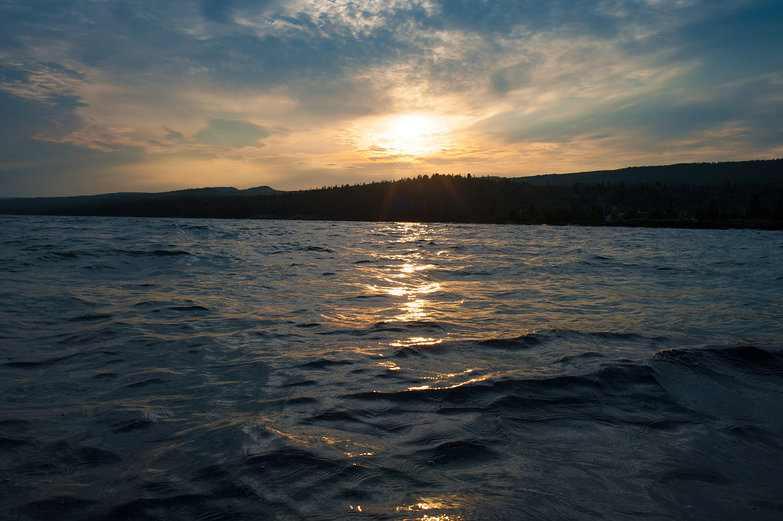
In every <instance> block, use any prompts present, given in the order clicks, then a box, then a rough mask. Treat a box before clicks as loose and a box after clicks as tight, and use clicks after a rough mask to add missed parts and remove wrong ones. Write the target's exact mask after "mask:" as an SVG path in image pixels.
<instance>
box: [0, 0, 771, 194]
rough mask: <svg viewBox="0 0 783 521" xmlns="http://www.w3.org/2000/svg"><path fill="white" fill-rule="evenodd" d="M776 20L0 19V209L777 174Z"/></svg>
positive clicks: (379, 7)
mask: <svg viewBox="0 0 783 521" xmlns="http://www.w3.org/2000/svg"><path fill="white" fill-rule="evenodd" d="M781 26H783V4H780V2H778V1H769V0H733V1H729V0H726V1H717V2H716V1H712V2H707V1H704V0H635V1H631V0H612V1H608V2H582V1H566V0H555V1H551V2H535V3H534V2H527V1H521V2H520V1H516V0H515V1H511V0H499V1H495V2H485V1H481V0H393V1H391V2H389V1H379V0H334V1H330V2H319V1H316V0H293V1H286V2H282V1H278V0H264V1H251V0H200V1H196V0H194V1H186V2H176V3H169V2H153V1H151V0H138V1H135V2H132V3H131V2H125V1H119V0H108V1H100V2H99V1H93V0H73V1H66V2H62V1H54V0H25V1H24V2H21V1H13V0H11V1H6V2H2V3H0V114H2V115H3V118H2V123H1V124H0V196H59V195H77V194H84V193H107V192H121V191H143V192H155V191H166V190H176V189H182V188H189V187H194V186H236V187H238V188H248V187H253V186H262V185H267V186H273V187H274V188H277V189H281V190H290V189H299V188H312V187H317V186H324V185H336V184H344V183H356V182H365V181H366V182H370V181H374V180H386V179H396V178H401V177H410V176H415V175H417V174H430V173H433V172H440V173H461V174H467V173H472V174H473V175H500V176H509V177H517V176H524V175H535V174H545V173H567V172H584V171H591V170H605V169H606V170H608V169H617V168H623V167H627V166H641V165H650V164H673V163H681V162H700V161H733V160H745V159H770V158H778V157H783V126H781V125H780V121H783V95H781V92H783V39H781V38H780V37H779V35H778V32H779V27H781Z"/></svg>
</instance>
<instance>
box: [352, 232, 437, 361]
mask: <svg viewBox="0 0 783 521" xmlns="http://www.w3.org/2000/svg"><path fill="white" fill-rule="evenodd" d="M389 226H390V227H391V231H392V232H393V233H394V234H395V235H396V237H395V238H394V239H392V243H397V244H406V245H407V244H413V245H420V244H422V243H429V242H431V240H432V238H431V237H429V236H427V235H426V234H425V233H424V231H425V230H426V228H424V227H422V226H421V225H418V224H416V223H398V224H393V225H389ZM385 231H387V233H388V230H385ZM384 242H386V241H384ZM387 244H388V243H387ZM381 260H382V261H384V264H383V265H382V267H380V268H378V267H365V266H362V268H360V269H362V270H367V271H365V273H369V274H370V275H372V278H373V279H374V280H372V281H368V282H366V283H365V284H364V285H363V287H364V289H365V291H367V292H369V293H370V294H375V295H386V296H391V297H397V298H400V299H404V300H403V301H402V302H398V303H397V304H395V307H396V314H395V315H393V318H394V321H395V322H396V323H401V324H402V326H403V327H404V326H405V324H410V325H411V327H421V328H427V329H428V331H427V333H430V330H431V329H433V328H436V329H437V328H439V326H438V324H437V322H436V321H435V317H434V316H433V312H432V311H433V309H434V308H435V307H436V304H435V302H434V300H433V299H432V296H434V294H436V293H439V292H442V291H443V290H444V288H443V286H442V284H441V283H440V282H438V281H435V280H432V278H431V276H429V275H428V272H429V271H431V270H433V269H436V268H437V266H436V265H435V264H432V263H430V262H428V261H427V259H426V258H425V255H424V254H423V253H422V252H421V251H418V250H414V249H410V250H408V251H406V252H402V253H400V252H396V253H393V254H389V255H383V256H381ZM421 333H422V331H420V332H419V334H416V335H411V336H409V337H407V338H397V339H394V340H393V341H392V342H390V344H389V345H391V346H392V347H396V348H404V347H411V346H428V345H436V344H439V343H440V342H442V341H443V339H442V338H437V337H434V336H431V335H427V334H421Z"/></svg>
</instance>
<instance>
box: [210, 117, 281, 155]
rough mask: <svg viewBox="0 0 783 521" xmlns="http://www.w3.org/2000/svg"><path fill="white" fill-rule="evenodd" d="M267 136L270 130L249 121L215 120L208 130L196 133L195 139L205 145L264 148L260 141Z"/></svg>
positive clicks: (211, 122)
mask: <svg viewBox="0 0 783 521" xmlns="http://www.w3.org/2000/svg"><path fill="white" fill-rule="evenodd" d="M267 136H269V131H268V130H266V129H265V128H264V127H260V126H258V125H254V124H253V123H248V122H247V121H235V120H230V119H213V120H211V121H210V122H209V125H207V128H205V129H203V130H199V131H198V132H196V134H195V136H194V137H195V138H196V141H198V142H199V143H203V144H205V145H214V146H220V147H228V148H242V147H249V146H255V147H259V146H263V144H261V143H259V140H260V139H263V138H265V137H267Z"/></svg>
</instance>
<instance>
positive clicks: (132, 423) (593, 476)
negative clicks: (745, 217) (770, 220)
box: [0, 217, 783, 521]
mask: <svg viewBox="0 0 783 521" xmlns="http://www.w3.org/2000/svg"><path fill="white" fill-rule="evenodd" d="M0 346H1V347H0V392H1V394H0V397H1V401H0V499H1V500H2V501H0V505H1V506H0V519H10V520H16V519H18V520H39V519H56V520H70V519H74V520H75V519H78V520H153V519H154V520H157V519H160V520H180V519H181V520H222V519H232V520H233V519H248V520H250V519H254V520H255V519H281V520H287V519H323V520H333V519H379V520H380V519H390V520H404V519H409V520H430V521H434V520H440V521H446V520H448V521H455V520H472V519H514V520H516V519H783V478H781V468H783V233H781V232H760V231H749V230H741V231H740V230H726V231H705V230H652V229H644V230H621V229H601V228H573V227H564V228H556V227H520V226H464V225H440V224H438V225H417V224H368V223H328V222H278V221H212V220H143V219H97V218H96V219H84V218H43V217H0Z"/></svg>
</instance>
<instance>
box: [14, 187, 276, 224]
mask: <svg viewBox="0 0 783 521" xmlns="http://www.w3.org/2000/svg"><path fill="white" fill-rule="evenodd" d="M279 193H282V192H281V191H280V190H275V189H274V188H270V187H268V186H256V187H254V188H248V189H246V190H238V189H236V188H233V187H209V188H187V189H184V190H174V191H170V192H154V193H145V192H117V193H110V194H98V195H78V196H73V197H16V198H5V199H0V213H6V214H43V215H107V216H111V215H114V216H120V215H128V216H149V217H158V216H172V217H179V216H185V215H187V216H190V215H192V214H193V213H194V212H195V213H198V216H200V217H213V216H214V217H229V216H230V215H229V214H230V213H231V212H232V211H233V210H230V208H231V207H236V206H237V203H238V202H239V203H242V202H244V203H252V201H253V200H255V198H257V197H266V196H269V195H272V194H279ZM240 206H241V204H240ZM223 208H225V210H224V209H223ZM227 212H228V213H227Z"/></svg>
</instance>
